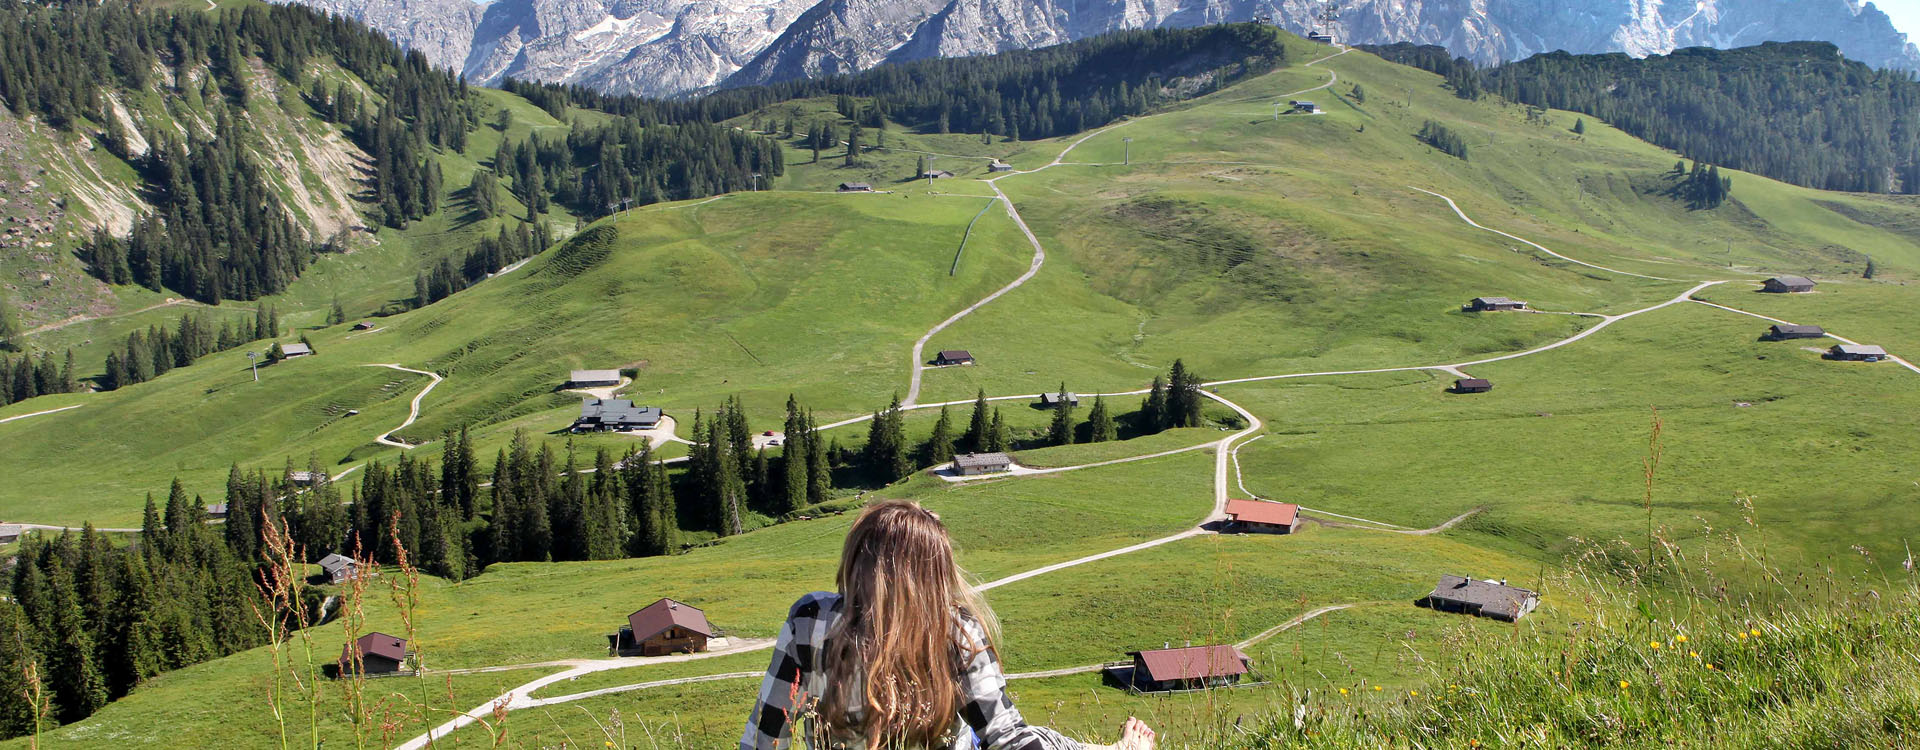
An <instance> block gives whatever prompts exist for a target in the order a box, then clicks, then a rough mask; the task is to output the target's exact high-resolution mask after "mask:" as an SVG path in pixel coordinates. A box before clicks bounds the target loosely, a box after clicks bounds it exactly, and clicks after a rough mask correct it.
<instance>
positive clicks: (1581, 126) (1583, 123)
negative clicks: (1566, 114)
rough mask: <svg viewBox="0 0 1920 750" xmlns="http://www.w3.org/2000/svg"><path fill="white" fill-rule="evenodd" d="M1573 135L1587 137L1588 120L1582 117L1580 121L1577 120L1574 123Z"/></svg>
mask: <svg viewBox="0 0 1920 750" xmlns="http://www.w3.org/2000/svg"><path fill="white" fill-rule="evenodd" d="M1573 134H1574V135H1586V134H1587V120H1586V118H1584V117H1582V118H1579V119H1576V120H1574V121H1573Z"/></svg>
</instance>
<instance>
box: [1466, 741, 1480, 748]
mask: <svg viewBox="0 0 1920 750" xmlns="http://www.w3.org/2000/svg"><path fill="white" fill-rule="evenodd" d="M1479 746H1480V741H1479V740H1467V747H1479Z"/></svg>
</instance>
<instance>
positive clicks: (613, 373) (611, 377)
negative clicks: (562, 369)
mask: <svg viewBox="0 0 1920 750" xmlns="http://www.w3.org/2000/svg"><path fill="white" fill-rule="evenodd" d="M619 384H620V371H619V370H574V371H573V372H571V373H568V374H567V385H568V386H571V387H574V388H580V387H593V386H602V385H619Z"/></svg>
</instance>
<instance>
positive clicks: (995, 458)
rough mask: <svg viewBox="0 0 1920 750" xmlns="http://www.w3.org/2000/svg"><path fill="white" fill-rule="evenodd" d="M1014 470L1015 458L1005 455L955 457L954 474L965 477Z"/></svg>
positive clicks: (965, 454)
mask: <svg viewBox="0 0 1920 750" xmlns="http://www.w3.org/2000/svg"><path fill="white" fill-rule="evenodd" d="M1012 470H1013V457H1012V456H1009V455H1007V454H1005V453H962V454H960V455H958V456H954V457H953V473H955V474H959V475H960V476H963V477H974V476H979V475H981V474H995V473H999V472H1003V471H1012Z"/></svg>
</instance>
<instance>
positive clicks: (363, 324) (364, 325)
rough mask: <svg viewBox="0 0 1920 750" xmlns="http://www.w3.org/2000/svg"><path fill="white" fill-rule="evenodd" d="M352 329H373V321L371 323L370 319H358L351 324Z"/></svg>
mask: <svg viewBox="0 0 1920 750" xmlns="http://www.w3.org/2000/svg"><path fill="white" fill-rule="evenodd" d="M353 330H356V331H371V330H373V323H372V322H371V321H365V320H362V321H360V322H358V323H355V324H353Z"/></svg>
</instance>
